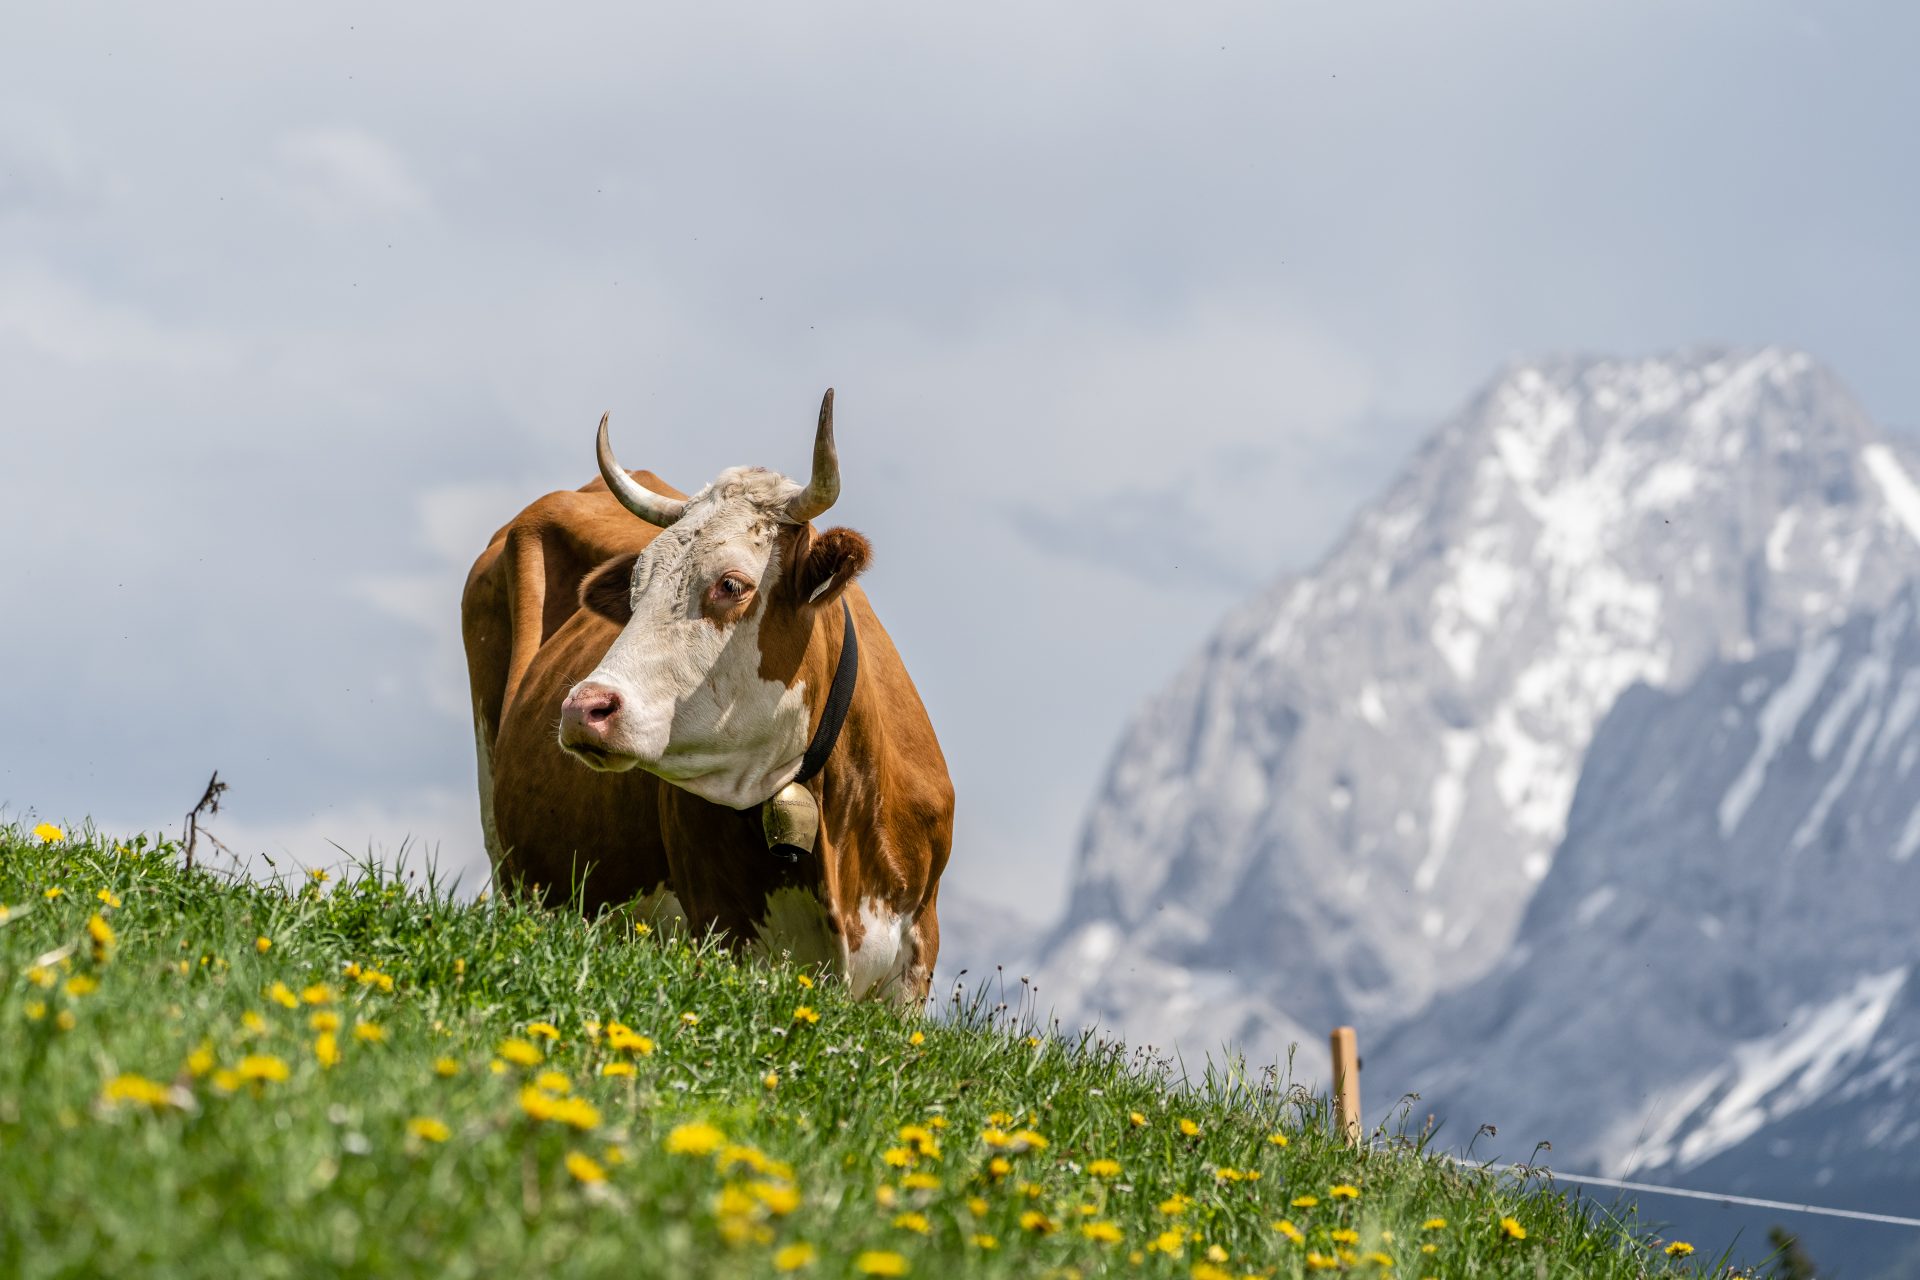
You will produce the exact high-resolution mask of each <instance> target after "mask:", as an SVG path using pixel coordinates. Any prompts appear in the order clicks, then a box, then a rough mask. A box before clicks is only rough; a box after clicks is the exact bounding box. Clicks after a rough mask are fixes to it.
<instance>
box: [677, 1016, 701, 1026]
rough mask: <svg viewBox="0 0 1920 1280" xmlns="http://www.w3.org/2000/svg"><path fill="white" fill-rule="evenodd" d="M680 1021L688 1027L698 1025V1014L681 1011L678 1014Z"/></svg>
mask: <svg viewBox="0 0 1920 1280" xmlns="http://www.w3.org/2000/svg"><path fill="white" fill-rule="evenodd" d="M680 1021H681V1022H682V1023H684V1024H685V1025H687V1026H689V1027H697V1026H699V1025H700V1015H699V1014H697V1013H683V1014H681V1015H680Z"/></svg>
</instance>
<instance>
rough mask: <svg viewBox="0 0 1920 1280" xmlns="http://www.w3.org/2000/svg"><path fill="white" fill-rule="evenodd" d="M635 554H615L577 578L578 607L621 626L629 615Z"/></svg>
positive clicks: (631, 610)
mask: <svg viewBox="0 0 1920 1280" xmlns="http://www.w3.org/2000/svg"><path fill="white" fill-rule="evenodd" d="M639 558H640V556H639V554H638V553H635V554H634V555H630V556H615V557H614V558H613V559H611V560H609V561H607V562H606V563H605V564H603V565H601V566H600V567H599V568H597V569H595V570H594V571H593V572H592V573H590V574H588V575H587V576H586V577H584V578H582V579H581V580H580V607H581V608H583V609H585V610H586V611H587V612H589V613H597V614H599V615H600V616H601V617H603V618H605V619H606V620H607V621H609V622H611V623H613V624H614V625H615V626H619V627H624V626H626V625H627V620H628V619H629V618H631V617H633V562H634V561H636V560H638V559H639Z"/></svg>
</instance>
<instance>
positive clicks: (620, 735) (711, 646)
mask: <svg viewBox="0 0 1920 1280" xmlns="http://www.w3.org/2000/svg"><path fill="white" fill-rule="evenodd" d="M598 452H599V460H600V474H601V476H602V477H603V478H604V479H605V480H606V482H607V487H608V488H609V489H611V490H612V491H613V495H614V496H615V497H616V498H618V499H619V500H620V504H621V505H622V506H624V507H626V509H627V510H629V511H631V512H632V513H633V514H634V515H636V516H638V517H639V518H640V519H642V520H645V521H647V522H648V523H649V524H654V525H658V526H660V532H659V534H657V535H656V536H655V537H654V539H653V541H652V542H651V543H649V544H648V545H647V548H646V550H644V551H642V552H640V553H639V554H638V555H632V556H622V557H620V558H618V559H615V560H611V561H609V562H607V563H606V564H603V565H601V566H600V567H599V568H598V569H596V570H594V572H593V573H591V574H590V575H588V577H587V579H586V581H585V582H584V583H583V584H582V585H581V602H582V604H583V605H584V606H585V607H586V608H588V609H591V610H592V611H593V612H595V613H599V614H601V615H603V616H605V617H607V618H610V619H612V620H613V621H614V622H617V623H619V624H620V634H619V636H618V637H616V638H615V640H614V642H613V645H612V647H611V648H609V649H608V650H607V655H606V657H604V658H602V659H601V660H600V665H599V667H598V668H596V669H595V670H594V672H593V674H591V675H589V676H588V677H587V678H586V679H585V680H582V681H581V682H580V683H579V684H576V685H575V686H574V687H573V688H572V689H571V690H569V691H568V693H567V697H566V701H565V702H564V703H562V704H561V715H560V745H561V746H562V747H563V748H565V749H566V750H567V751H569V752H571V753H572V754H573V755H574V756H576V757H577V758H579V759H581V760H583V761H585V762H586V763H587V764H589V765H591V766H593V767H594V768H596V769H601V770H607V771H620V770H625V769H631V768H634V767H635V766H638V767H640V768H643V769H647V770H649V771H651V772H653V773H656V774H658V775H660V776H661V777H662V778H665V779H666V780H667V781H669V782H672V783H675V784H676V785H678V786H681V787H684V788H685V789H687V790H688V791H691V792H693V793H694V794H695V795H698V796H701V797H703V798H705V799H708V800H712V801H715V802H717V803H719V804H724V805H728V806H731V807H733V808H736V809H741V808H746V807H747V806H749V805H754V804H758V803H760V802H761V801H763V800H765V799H766V798H767V797H768V796H769V795H771V794H772V793H773V792H774V791H775V790H777V789H778V788H779V786H780V785H781V784H782V783H784V782H785V781H786V780H787V779H788V778H789V777H791V776H792V774H793V773H794V772H795V770H796V769H797V768H798V766H799V762H800V757H801V755H802V754H803V753H804V752H805V750H806V745H807V736H808V732H809V725H810V716H809V713H808V709H807V699H806V687H805V684H804V682H803V681H802V680H801V679H800V672H801V659H802V657H803V656H804V654H805V652H806V650H807V647H808V640H809V638H810V637H811V635H812V634H813V629H814V624H815V621H816V619H818V618H819V617H821V616H822V610H824V609H826V608H828V607H829V606H834V607H833V611H832V613H831V614H830V615H827V616H829V617H830V618H831V619H832V620H833V622H834V623H835V624H836V626H837V625H838V622H839V615H840V610H839V608H838V607H837V602H838V600H839V598H840V593H841V592H843V591H844V590H846V587H847V584H848V583H850V582H851V581H852V580H853V579H854V577H855V576H856V575H858V574H859V573H860V571H861V570H862V569H864V568H866V565H867V560H868V557H869V554H870V553H869V549H868V546H867V540H866V539H865V538H863V537H861V536H860V535H859V534H857V533H855V532H854V531H853V530H851V529H828V530H826V531H825V532H815V531H814V529H813V526H812V523H811V521H812V520H813V518H814V517H815V516H818V515H820V514H821V513H822V512H824V511H825V510H826V509H827V508H828V507H830V506H832V505H833V501H834V499H835V498H836V497H838V496H839V493H840V463H839V458H838V455H836V453H835V452H834V447H833V392H832V391H831V390H829V391H828V392H827V394H826V398H825V399H824V400H822V401H821V402H820V426H819V430H818V432H817V434H816V435H815V437H814V442H813V476H812V479H811V480H810V481H809V482H808V483H807V484H805V485H801V484H797V483H795V482H794V481H792V480H789V479H787V478H786V477H785V476H782V475H780V474H778V473H777V472H773V471H768V470H766V469H765V468H762V467H734V468H732V469H731V470H728V471H723V472H721V473H720V476H719V478H718V479H716V480H715V481H714V482H713V483H712V484H710V485H708V486H707V487H706V488H704V489H702V490H700V492H698V493H696V494H694V495H693V496H692V497H691V498H688V499H686V500H684V501H682V500H680V499H677V498H667V497H662V496H661V495H659V494H657V493H653V492H650V491H649V490H647V489H645V488H642V487H641V486H640V485H639V484H638V483H636V482H635V481H634V480H633V478H632V477H631V476H629V475H628V474H627V473H626V472H625V471H623V470H621V468H620V465H619V463H617V462H615V461H614V457H613V449H612V447H611V446H610V445H609V444H608V443H607V420H606V419H605V418H604V417H603V418H602V419H601V420H600V439H599V451H598ZM836 634H837V632H836ZM822 692H824V690H822Z"/></svg>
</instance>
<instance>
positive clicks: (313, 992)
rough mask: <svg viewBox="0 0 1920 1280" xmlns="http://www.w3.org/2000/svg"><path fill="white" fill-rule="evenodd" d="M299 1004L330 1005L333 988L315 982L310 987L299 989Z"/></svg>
mask: <svg viewBox="0 0 1920 1280" xmlns="http://www.w3.org/2000/svg"><path fill="white" fill-rule="evenodd" d="M300 1003H302V1004H332V1003H333V988H332V987H330V986H328V985H327V984H326V983H324V982H316V983H314V984H313V985H312V986H310V987H302V988H301V989H300Z"/></svg>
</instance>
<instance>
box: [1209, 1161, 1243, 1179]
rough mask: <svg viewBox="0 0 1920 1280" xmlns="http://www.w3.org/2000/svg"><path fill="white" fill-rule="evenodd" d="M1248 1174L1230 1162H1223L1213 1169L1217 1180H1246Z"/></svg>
mask: <svg viewBox="0 0 1920 1280" xmlns="http://www.w3.org/2000/svg"><path fill="white" fill-rule="evenodd" d="M1246 1177H1247V1175H1246V1174H1244V1173H1242V1172H1240V1171H1239V1170H1238V1169H1236V1168H1234V1167H1233V1166H1232V1165H1230V1164H1223V1165H1221V1166H1220V1167H1219V1168H1217V1169H1215V1170H1214V1171H1213V1178H1214V1181H1215V1182H1244V1181H1246Z"/></svg>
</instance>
